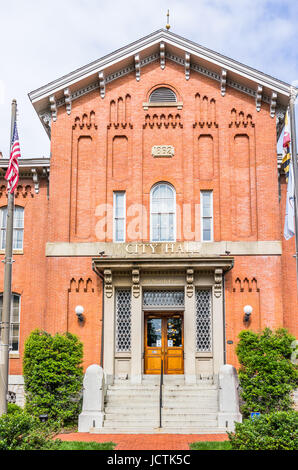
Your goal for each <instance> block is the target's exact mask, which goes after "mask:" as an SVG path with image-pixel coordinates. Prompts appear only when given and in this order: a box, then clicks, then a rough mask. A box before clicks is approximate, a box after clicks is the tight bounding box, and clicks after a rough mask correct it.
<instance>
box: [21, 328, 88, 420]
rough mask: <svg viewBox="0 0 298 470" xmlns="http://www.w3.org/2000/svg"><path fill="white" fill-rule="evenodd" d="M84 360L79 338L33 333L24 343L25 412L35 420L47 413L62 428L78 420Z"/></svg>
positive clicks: (66, 335) (36, 331)
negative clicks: (57, 421) (63, 425)
mask: <svg viewBox="0 0 298 470" xmlns="http://www.w3.org/2000/svg"><path fill="white" fill-rule="evenodd" d="M82 358H83V345H82V343H81V342H80V341H79V339H78V338H77V337H76V336H74V335H72V334H70V333H66V334H64V335H61V334H56V335H54V336H51V335H50V334H48V333H46V332H44V331H39V330H35V331H33V332H32V333H31V335H30V336H29V338H28V339H27V341H26V343H25V351H24V359H23V370H24V380H25V392H26V407H25V408H26V411H27V412H28V413H30V414H32V415H33V416H36V417H37V416H39V415H43V414H47V415H48V417H49V419H54V420H59V421H60V423H61V425H62V424H65V423H69V422H71V421H73V420H75V419H77V416H78V414H79V412H80V397H81V390H82V382H83V369H82V367H81V363H82Z"/></svg>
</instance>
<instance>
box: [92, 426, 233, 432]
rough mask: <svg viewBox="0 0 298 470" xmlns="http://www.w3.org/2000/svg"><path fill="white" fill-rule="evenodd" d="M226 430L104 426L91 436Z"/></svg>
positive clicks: (223, 430) (214, 428) (204, 427)
mask: <svg viewBox="0 0 298 470" xmlns="http://www.w3.org/2000/svg"><path fill="white" fill-rule="evenodd" d="M226 432H227V431H226V428H220V427H218V426H209V427H208V426H189V427H183V428H182V427H181V426H179V427H176V426H172V425H171V426H166V427H165V426H163V427H162V428H159V427H147V426H123V427H122V426H121V427H119V426H115V427H110V426H107V427H106V426H104V427H102V428H91V429H90V434H107V433H108V434H119V433H121V434H226Z"/></svg>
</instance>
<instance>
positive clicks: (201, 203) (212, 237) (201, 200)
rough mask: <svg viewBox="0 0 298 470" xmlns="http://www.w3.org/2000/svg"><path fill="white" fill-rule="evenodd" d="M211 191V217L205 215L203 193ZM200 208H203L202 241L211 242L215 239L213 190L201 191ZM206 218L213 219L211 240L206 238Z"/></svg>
mask: <svg viewBox="0 0 298 470" xmlns="http://www.w3.org/2000/svg"><path fill="white" fill-rule="evenodd" d="M205 193H209V194H210V195H211V197H210V210H211V216H210V217H206V216H205V217H204V212H203V209H204V207H203V194H205ZM200 210H201V241H202V242H204V243H211V242H213V241H214V215H213V190H211V189H210V190H207V189H206V190H202V191H200ZM204 219H211V238H210V240H204V230H203V228H204Z"/></svg>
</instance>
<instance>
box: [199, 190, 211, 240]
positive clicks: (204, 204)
mask: <svg viewBox="0 0 298 470" xmlns="http://www.w3.org/2000/svg"><path fill="white" fill-rule="evenodd" d="M201 240H202V241H203V242H212V241H213V192H212V191H201Z"/></svg>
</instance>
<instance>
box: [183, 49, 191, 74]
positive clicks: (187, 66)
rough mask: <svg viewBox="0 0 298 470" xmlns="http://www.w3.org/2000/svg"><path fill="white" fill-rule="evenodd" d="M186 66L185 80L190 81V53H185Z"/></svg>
mask: <svg viewBox="0 0 298 470" xmlns="http://www.w3.org/2000/svg"><path fill="white" fill-rule="evenodd" d="M184 65H185V78H186V80H189V75H190V54H188V52H185V59H184Z"/></svg>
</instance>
